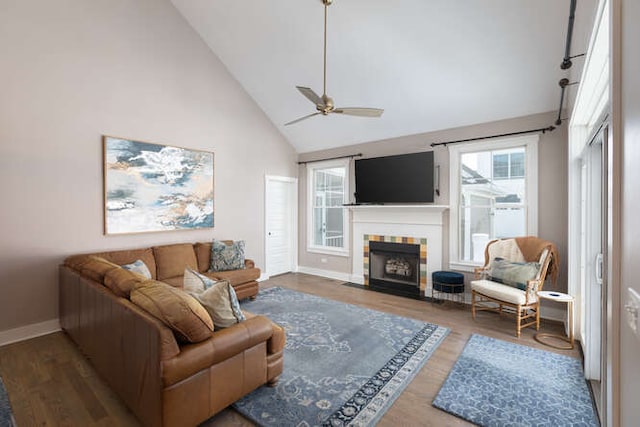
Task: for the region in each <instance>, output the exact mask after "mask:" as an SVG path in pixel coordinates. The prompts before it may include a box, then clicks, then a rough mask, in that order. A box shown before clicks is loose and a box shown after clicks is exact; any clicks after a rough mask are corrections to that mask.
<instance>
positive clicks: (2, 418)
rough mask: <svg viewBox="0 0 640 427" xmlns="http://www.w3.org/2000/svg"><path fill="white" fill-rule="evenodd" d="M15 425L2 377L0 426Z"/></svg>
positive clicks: (12, 426)
mask: <svg viewBox="0 0 640 427" xmlns="http://www.w3.org/2000/svg"><path fill="white" fill-rule="evenodd" d="M15 425H16V422H15V420H14V419H13V413H12V412H11V404H10V403H9V396H7V390H5V388H4V383H3V382H2V378H0V427H14V426H15Z"/></svg>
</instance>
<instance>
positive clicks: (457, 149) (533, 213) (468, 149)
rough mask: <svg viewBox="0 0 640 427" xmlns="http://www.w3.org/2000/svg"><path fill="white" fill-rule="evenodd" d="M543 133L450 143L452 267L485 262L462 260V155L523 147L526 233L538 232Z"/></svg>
mask: <svg viewBox="0 0 640 427" xmlns="http://www.w3.org/2000/svg"><path fill="white" fill-rule="evenodd" d="M539 139H540V136H539V135H537V134H535V135H526V136H521V137H515V138H513V137H512V138H504V139H493V140H489V141H485V142H473V143H466V144H458V145H453V146H449V192H450V193H449V205H450V209H449V215H450V217H449V269H451V270H458V271H468V272H473V270H474V268H476V267H481V266H482V263H475V262H470V261H460V259H459V248H458V238H459V233H460V230H459V227H458V225H459V222H460V155H461V154H463V153H473V152H476V151H489V150H502V149H507V148H515V147H522V146H524V147H525V148H526V150H527V156H526V173H525V191H526V195H527V199H526V206H527V211H526V215H527V234H528V235H530V236H537V235H538V141H539Z"/></svg>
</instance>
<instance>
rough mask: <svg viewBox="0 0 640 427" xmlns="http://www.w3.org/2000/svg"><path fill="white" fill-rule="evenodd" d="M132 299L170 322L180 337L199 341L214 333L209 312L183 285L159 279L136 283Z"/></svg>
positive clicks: (167, 323)
mask: <svg viewBox="0 0 640 427" xmlns="http://www.w3.org/2000/svg"><path fill="white" fill-rule="evenodd" d="M131 301H132V302H133V303H134V304H136V305H138V306H139V307H142V308H144V309H145V310H147V311H148V312H149V313H151V314H152V315H153V316H155V317H157V318H158V319H160V320H162V322H164V323H165V324H166V325H167V326H169V327H170V328H171V329H172V330H173V332H174V334H175V336H176V339H177V340H178V341H182V342H191V343H196V342H200V341H204V340H206V339H207V338H209V337H211V333H212V332H213V321H212V320H211V316H209V313H207V311H206V310H205V309H204V308H203V307H202V305H200V303H199V302H198V301H196V300H195V299H194V298H193V297H192V296H190V295H188V294H187V293H186V292H183V291H182V290H180V289H177V288H174V287H173V286H170V285H167V284H166V283H162V282H159V281H156V280H147V281H145V282H142V283H137V284H135V285H134V287H133V290H132V291H131Z"/></svg>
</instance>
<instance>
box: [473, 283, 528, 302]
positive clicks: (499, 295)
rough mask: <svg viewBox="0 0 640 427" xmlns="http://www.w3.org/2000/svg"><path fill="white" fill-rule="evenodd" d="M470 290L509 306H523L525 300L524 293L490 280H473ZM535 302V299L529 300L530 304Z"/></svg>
mask: <svg viewBox="0 0 640 427" xmlns="http://www.w3.org/2000/svg"><path fill="white" fill-rule="evenodd" d="M471 289H472V290H474V291H476V292H478V293H480V294H482V295H486V296H488V297H491V298H495V299H499V300H501V301H504V302H509V303H511V304H519V305H523V304H525V302H526V300H527V298H526V294H525V291H523V290H520V289H517V288H514V287H511V286H507V285H503V284H502V283H497V282H492V281H491V280H473V281H472V282H471ZM535 301H536V300H535V298H534V299H533V300H531V299H530V300H529V302H530V303H532V302H535Z"/></svg>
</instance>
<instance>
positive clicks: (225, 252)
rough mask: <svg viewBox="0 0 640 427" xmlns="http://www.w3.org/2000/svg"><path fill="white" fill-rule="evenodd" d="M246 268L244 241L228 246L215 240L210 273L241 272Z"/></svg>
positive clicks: (212, 248) (212, 247)
mask: <svg viewBox="0 0 640 427" xmlns="http://www.w3.org/2000/svg"><path fill="white" fill-rule="evenodd" d="M243 268H244V240H238V241H237V242H231V244H228V245H227V244H226V243H224V242H221V241H219V240H214V241H213V243H212V245H211V266H210V267H209V271H227V270H241V269H243Z"/></svg>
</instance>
